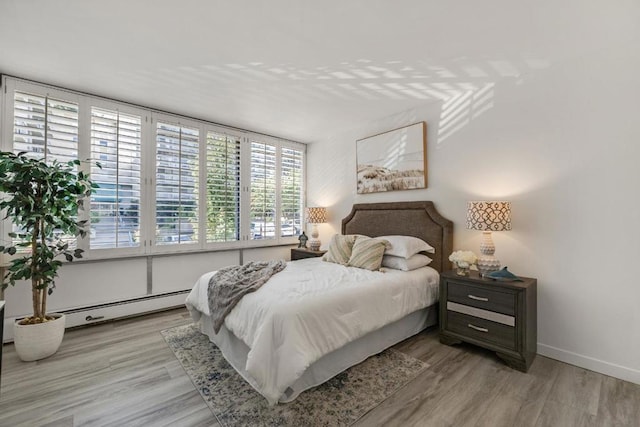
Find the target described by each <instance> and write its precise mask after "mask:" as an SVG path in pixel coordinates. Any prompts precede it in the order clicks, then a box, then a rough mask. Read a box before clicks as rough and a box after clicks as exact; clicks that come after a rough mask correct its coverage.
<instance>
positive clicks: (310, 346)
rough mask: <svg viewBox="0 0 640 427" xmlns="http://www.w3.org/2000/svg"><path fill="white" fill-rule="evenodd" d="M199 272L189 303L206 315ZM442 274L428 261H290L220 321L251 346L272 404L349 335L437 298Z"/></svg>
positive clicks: (204, 282) (252, 369)
mask: <svg viewBox="0 0 640 427" xmlns="http://www.w3.org/2000/svg"><path fill="white" fill-rule="evenodd" d="M213 274H214V272H211V273H207V274H204V275H203V276H202V277H201V278H200V279H199V280H198V282H197V283H196V284H195V286H194V288H193V289H192V290H191V293H190V294H189V295H188V297H187V300H186V304H187V307H188V308H189V311H190V312H191V314H192V316H193V318H194V320H196V321H197V320H198V319H199V317H200V313H203V314H207V315H209V307H208V303H207V286H208V283H209V279H210V278H211V276H212V275H213ZM438 280H439V275H438V273H437V271H436V270H434V269H432V268H430V267H423V268H420V269H418V270H414V271H410V272H404V271H399V270H386V271H385V272H378V271H376V272H374V271H368V270H363V269H359V268H354V267H344V266H341V265H338V264H334V263H330V262H323V261H321V259H320V258H311V259H304V260H299V261H295V262H290V263H288V264H287V267H286V268H285V269H284V270H283V271H281V272H280V273H278V274H276V275H275V276H273V277H272V278H271V279H270V280H269V281H268V282H267V283H266V284H265V285H263V286H262V287H261V288H260V289H259V290H258V291H256V292H254V293H251V294H248V295H246V296H245V297H244V298H243V299H242V300H241V301H240V302H239V303H238V305H237V306H236V307H235V308H234V309H233V310H232V311H231V313H229V315H228V316H227V318H226V320H225V326H226V327H227V329H229V330H230V331H231V332H233V333H234V334H235V336H236V337H238V338H239V339H241V340H242V341H244V342H245V344H247V346H248V347H249V348H250V351H249V354H248V357H247V365H246V367H245V369H246V371H247V373H248V374H249V375H251V376H252V377H253V379H254V384H253V385H254V387H256V389H257V390H258V392H260V393H261V394H262V395H263V396H264V397H265V398H267V400H268V401H269V403H270V404H275V403H277V402H278V399H279V398H280V396H281V395H282V394H283V392H284V391H285V390H286V388H287V387H289V386H290V385H291V384H293V383H294V382H295V381H296V380H297V379H298V378H299V377H300V376H301V375H302V374H303V373H304V371H305V370H306V369H307V368H308V367H309V366H310V365H311V364H312V363H314V362H315V361H317V360H318V359H320V358H321V357H322V356H324V355H325V354H328V353H330V352H332V351H334V350H336V349H338V348H340V347H341V346H343V345H345V344H346V343H348V342H350V341H353V340H355V339H357V338H359V337H361V336H363V335H365V334H367V333H369V332H371V331H374V330H376V329H378V328H381V327H382V326H385V325H387V324H389V323H391V322H394V321H396V320H399V319H400V318H402V317H404V316H406V315H407V314H410V313H412V312H414V311H416V310H419V309H421V308H424V307H427V306H430V305H432V304H433V303H435V302H436V301H437V299H438Z"/></svg>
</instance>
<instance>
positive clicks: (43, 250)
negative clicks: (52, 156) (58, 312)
mask: <svg viewBox="0 0 640 427" xmlns="http://www.w3.org/2000/svg"><path fill="white" fill-rule="evenodd" d="M80 165H81V162H80V161H79V160H74V161H70V162H59V161H57V160H53V161H48V160H46V159H44V158H33V157H30V156H29V155H28V154H27V153H25V152H21V153H18V154H14V153H10V152H0V210H1V211H3V212H4V214H5V216H4V218H5V219H6V218H9V219H10V220H11V222H12V223H13V225H14V227H15V229H16V232H10V233H7V235H8V236H9V237H10V238H11V241H10V242H9V243H8V244H6V245H3V246H0V251H1V252H2V253H3V254H8V255H10V256H11V261H10V263H9V267H8V269H7V273H6V274H5V276H4V277H3V278H2V289H3V290H4V289H6V288H7V287H8V286H9V285H15V283H16V281H19V280H27V281H28V280H30V281H31V292H32V302H33V316H31V317H28V318H26V319H23V320H22V321H21V324H36V323H43V322H47V321H49V320H52V319H53V318H52V317H51V316H48V315H47V296H48V295H50V294H51V293H52V292H53V289H54V288H55V279H56V277H57V276H58V270H59V268H60V267H61V266H62V265H63V262H62V260H61V258H64V259H66V260H67V261H73V260H74V258H82V252H83V251H82V249H77V248H73V247H72V245H70V244H69V242H68V241H66V240H65V237H67V238H68V237H69V236H74V237H77V236H82V237H84V236H85V235H86V230H85V227H86V225H87V221H86V220H78V209H79V208H83V202H84V200H85V199H87V198H88V197H89V196H90V195H91V193H92V191H93V189H94V188H96V187H97V185H96V184H95V183H93V182H92V181H91V180H90V179H89V176H88V175H87V174H85V173H84V172H82V171H80V170H78V169H79V166H80ZM98 166H99V165H98Z"/></svg>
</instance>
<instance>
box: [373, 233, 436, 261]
mask: <svg viewBox="0 0 640 427" xmlns="http://www.w3.org/2000/svg"><path fill="white" fill-rule="evenodd" d="M377 238H378V239H384V240H386V241H388V242H389V243H391V249H387V250H386V251H385V253H384V254H385V255H393V256H399V257H402V258H410V257H412V256H413V255H415V254H417V253H418V252H428V253H430V254H432V253H435V251H436V250H435V249H434V248H433V246H431V245H429V244H428V243H427V242H425V241H424V240H422V239H418V238H417V237H412V236H379V237H377Z"/></svg>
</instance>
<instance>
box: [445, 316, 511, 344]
mask: <svg viewBox="0 0 640 427" xmlns="http://www.w3.org/2000/svg"><path fill="white" fill-rule="evenodd" d="M446 328H447V330H448V331H451V332H454V333H457V334H460V335H464V336H466V337H469V338H475V339H477V340H480V341H484V342H488V343H492V344H495V345H499V346H500V347H504V348H508V349H510V350H515V349H516V332H515V328H513V327H511V326H506V325H502V324H500V323H495V322H491V321H490V320H485V319H480V318H478V317H473V316H467V315H466V314H462V313H456V312H454V311H448V312H447V326H446Z"/></svg>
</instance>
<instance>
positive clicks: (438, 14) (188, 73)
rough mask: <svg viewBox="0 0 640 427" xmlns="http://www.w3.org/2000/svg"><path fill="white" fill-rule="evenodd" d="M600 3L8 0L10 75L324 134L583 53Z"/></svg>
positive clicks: (3, 36) (5, 56)
mask: <svg viewBox="0 0 640 427" xmlns="http://www.w3.org/2000/svg"><path fill="white" fill-rule="evenodd" d="M587 3H593V5H594V6H592V7H590V6H589V5H587ZM598 4H601V2H597V1H593V2H588V1H584V0H570V1H563V2H557V1H545V0H542V1H536V2H516V1H512V0H505V1H495V0H487V1H477V0H466V1H442V0H413V1H410V0H407V1H391V0H386V1H381V0H376V1H373V0H349V1H346V0H329V1H326V0H322V1H304V0H270V1H260V0H254V1H248V0H227V1H225V0H210V1H206V0H180V1H178V0H106V1H100V2H98V1H87V0H49V1H47V0H39V1H38V0H0V73H5V74H9V75H15V76H18V77H24V78H28V79H33V80H37V81H41V82H44V83H50V84H55V85H59V86H63V87H66V88H70V89H75V90H80V91H85V92H89V93H92V94H97V95H102V96H106V97H110V98H114V99H117V100H123V101H129V102H133V103H136V104H140V105H143V106H148V107H153V108H158V109H162V110H167V111H171V112H175V113H180V114H185V115H189V116H193V117H197V118H203V119H207V120H211V121H215V122H218V123H222V124H227V125H231V126H237V127H241V128H245V129H250V130H254V131H257V132H262V133H266V134H271V135H276V136H280V137H284V138H289V139H293V140H297V141H301V142H315V141H320V140H322V139H325V138H327V137H328V136H330V135H332V134H335V133H339V132H342V131H345V130H347V129H350V128H353V127H355V126H357V125H361V124H362V123H366V122H372V121H375V120H377V119H380V118H383V117H386V116H389V115H392V114H396V113H399V112H402V111H406V110H408V109H411V108H415V107H416V106H418V105H421V104H424V103H426V102H439V101H447V100H451V99H452V98H453V97H455V96H456V95H458V94H459V93H461V92H464V91H469V90H471V91H480V90H482V89H483V88H485V87H486V86H487V85H493V84H495V83H496V82H497V81H498V80H503V79H514V82H516V83H517V81H518V79H522V78H523V77H524V76H526V75H528V74H529V73H533V72H536V71H537V70H541V69H545V68H548V67H550V66H552V65H553V64H554V62H556V61H559V60H562V59H564V58H566V57H568V56H577V55H579V54H580V49H582V43H581V41H582V40H583V39H584V38H585V37H586V36H587V35H588V34H587V33H588V32H589V31H592V30H594V29H595V28H600V29H602V30H606V29H607V28H606V26H607V25H610V26H613V25H615V21H614V22H613V23H611V22H609V20H607V19H606V18H607V14H608V13H615V10H611V9H613V7H611V6H608V7H607V9H609V10H606V11H597V13H594V8H596V7H597V5H598ZM576 6H577V7H576ZM618 18H619V17H618ZM630 19H631V17H630ZM575 22H581V24H582V25H580V26H579V27H577V28H576V26H575V25H573V23H575ZM603 26H604V27H605V28H603ZM567 28H573V29H572V31H566V29H567ZM595 43H596V44H597V41H596V42H595ZM585 48H586V47H585ZM588 48H589V49H597V48H598V46H593V42H592V41H590V46H588Z"/></svg>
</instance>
